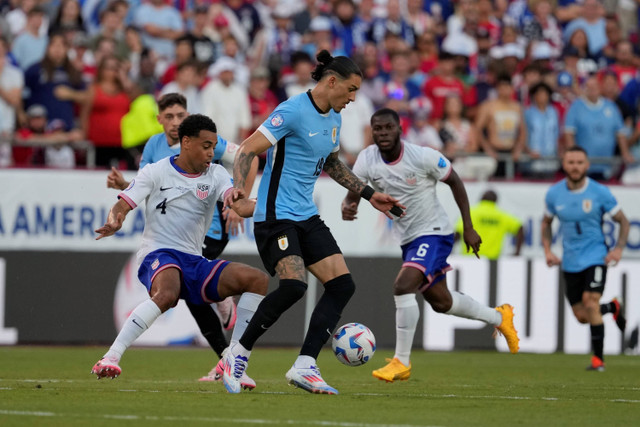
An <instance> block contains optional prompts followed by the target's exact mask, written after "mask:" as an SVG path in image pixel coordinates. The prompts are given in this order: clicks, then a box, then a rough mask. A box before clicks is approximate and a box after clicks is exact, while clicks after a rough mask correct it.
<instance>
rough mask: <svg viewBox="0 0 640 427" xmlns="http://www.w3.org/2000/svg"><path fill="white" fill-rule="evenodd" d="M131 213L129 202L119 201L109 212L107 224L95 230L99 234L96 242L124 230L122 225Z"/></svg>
mask: <svg viewBox="0 0 640 427" xmlns="http://www.w3.org/2000/svg"><path fill="white" fill-rule="evenodd" d="M130 211H131V206H129V204H128V203H127V202H125V201H124V200H122V199H120V200H118V201H117V202H116V204H115V205H113V207H112V208H111V210H110V211H109V215H108V216H107V222H105V224H104V225H103V226H102V227H100V228H98V229H96V230H95V232H96V233H98V234H99V236H98V237H96V240H100V239H102V238H103V237H109V236H113V235H114V234H115V233H116V232H117V231H118V230H120V228H122V223H123V222H124V219H125V217H126V216H127V214H128V213H129V212H130Z"/></svg>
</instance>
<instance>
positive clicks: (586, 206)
mask: <svg viewBox="0 0 640 427" xmlns="http://www.w3.org/2000/svg"><path fill="white" fill-rule="evenodd" d="M592 207H593V202H592V201H591V199H584V200H583V201H582V210H583V211H584V213H589V212H591V208H592Z"/></svg>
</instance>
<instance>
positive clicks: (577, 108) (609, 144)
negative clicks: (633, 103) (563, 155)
mask: <svg viewBox="0 0 640 427" xmlns="http://www.w3.org/2000/svg"><path fill="white" fill-rule="evenodd" d="M584 93H585V96H584V97H583V98H578V99H576V100H575V101H574V102H573V103H572V104H571V107H569V111H568V112H567V117H566V120H565V125H564V132H565V138H566V145H567V147H571V146H573V145H578V146H580V147H582V148H584V149H585V150H586V152H587V154H588V155H589V157H592V158H593V157H605V158H611V159H613V158H614V156H615V154H616V145H617V146H618V147H619V149H620V155H621V157H622V159H623V161H624V162H625V163H633V161H634V159H633V156H632V155H631V153H630V152H629V147H628V145H627V135H626V134H627V130H626V128H625V127H624V123H623V121H622V114H620V110H619V109H618V106H617V105H616V104H615V103H613V102H612V101H610V100H608V99H605V98H604V97H602V96H601V95H600V84H599V82H598V78H597V77H596V76H591V77H589V78H588V79H587V81H586V82H585V90H584ZM614 172H616V171H615V170H614V168H613V167H612V165H611V164H610V163H597V162H595V161H594V162H592V164H591V168H590V169H589V176H590V177H593V178H596V179H610V178H611V177H613V175H614Z"/></svg>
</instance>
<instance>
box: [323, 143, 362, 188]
mask: <svg viewBox="0 0 640 427" xmlns="http://www.w3.org/2000/svg"><path fill="white" fill-rule="evenodd" d="M323 169H324V171H325V172H326V173H328V174H329V176H330V177H331V178H333V180H334V181H335V182H337V183H338V184H340V185H342V186H343V187H344V188H346V189H347V190H349V191H353V192H354V193H358V194H360V192H361V191H362V189H363V188H364V187H365V183H364V182H362V181H360V179H358V177H357V176H356V175H355V174H354V173H353V172H351V170H350V169H349V168H348V167H347V166H345V164H344V163H342V161H340V159H339V158H338V153H337V152H335V153H331V154H329V157H327V160H326V161H325V162H324V167H323Z"/></svg>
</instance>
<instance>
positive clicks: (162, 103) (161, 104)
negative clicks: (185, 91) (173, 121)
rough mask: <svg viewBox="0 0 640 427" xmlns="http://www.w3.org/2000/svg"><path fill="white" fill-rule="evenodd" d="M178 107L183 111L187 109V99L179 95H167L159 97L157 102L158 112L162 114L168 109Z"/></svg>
mask: <svg viewBox="0 0 640 427" xmlns="http://www.w3.org/2000/svg"><path fill="white" fill-rule="evenodd" d="M174 105H179V106H181V107H182V108H184V109H185V110H186V109H187V98H185V97H184V96H183V95H181V94H179V93H174V92H172V93H167V94H164V95H162V96H161V97H160V99H159V100H158V111H160V112H163V111H164V110H166V109H167V108H169V107H173V106H174Z"/></svg>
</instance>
